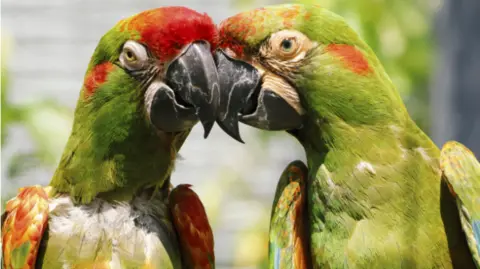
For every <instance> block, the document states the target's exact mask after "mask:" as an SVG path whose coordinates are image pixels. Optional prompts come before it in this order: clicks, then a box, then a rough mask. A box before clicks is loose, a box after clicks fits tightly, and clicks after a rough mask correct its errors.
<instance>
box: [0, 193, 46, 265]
mask: <svg viewBox="0 0 480 269" xmlns="http://www.w3.org/2000/svg"><path fill="white" fill-rule="evenodd" d="M49 191H50V187H46V188H43V187H41V186H38V185H36V186H31V187H25V188H20V190H19V194H18V195H17V197H15V198H13V199H11V200H10V201H8V202H7V205H6V213H7V216H6V218H5V222H4V223H3V226H2V253H3V262H4V264H3V268H6V269H32V268H35V262H36V259H37V253H38V248H39V246H40V241H41V238H42V235H43V232H44V231H45V228H46V226H47V221H48V193H49Z"/></svg>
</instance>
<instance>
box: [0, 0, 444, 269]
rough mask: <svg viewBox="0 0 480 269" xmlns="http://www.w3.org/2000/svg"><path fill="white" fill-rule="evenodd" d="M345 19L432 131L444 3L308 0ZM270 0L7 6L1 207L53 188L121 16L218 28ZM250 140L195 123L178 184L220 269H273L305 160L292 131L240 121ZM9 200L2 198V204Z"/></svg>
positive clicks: (12, 0) (10, 1) (51, 1)
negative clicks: (198, 202)
mask: <svg viewBox="0 0 480 269" xmlns="http://www.w3.org/2000/svg"><path fill="white" fill-rule="evenodd" d="M297 2H317V3H320V4H321V5H322V6H324V7H327V8H329V9H331V10H333V11H335V12H337V13H339V14H341V15H342V16H344V17H345V18H346V19H347V20H348V21H349V23H350V24H351V25H352V26H353V27H354V28H355V29H356V30H357V31H358V32H359V33H360V34H361V35H362V36H363V37H364V38H365V39H366V41H367V43H368V44H370V46H371V47H372V48H373V49H374V51H376V52H377V55H378V56H379V58H380V60H381V61H382V62H383V63H384V65H385V67H386V70H387V72H388V73H389V74H390V76H391V78H392V80H393V81H394V83H395V84H396V86H397V88H398V90H399V91H400V93H401V95H402V97H403V99H404V101H405V102H406V104H407V107H408V109H409V111H410V113H411V114H412V116H413V118H414V119H415V120H416V121H417V122H418V123H419V125H420V126H421V128H423V129H424V130H425V131H427V132H429V131H430V127H431V119H432V115H430V114H429V111H430V109H429V107H430V103H429V100H430V98H429V91H428V89H429V86H430V81H431V79H430V78H431V76H432V71H433V70H434V69H433V65H434V64H435V57H436V56H435V55H436V44H435V39H434V36H433V25H434V24H433V19H434V15H435V14H436V13H437V12H438V11H439V10H440V8H441V7H442V2H441V0H423V1H415V0H357V1H352V0H320V1H312V0H309V1H308V0H304V1H297ZM275 3H283V1H278V0H277V1H274V0H263V1H258V0H231V1H218V2H215V1H212V0H177V1H171V0H168V1H167V0H163V1H161V2H159V1H151V0H142V1H135V2H133V1H127V0H120V1H114V0H107V1H102V2H97V1H95V0H85V1H79V0H72V1H60V0H44V1H35V0H25V1H22V2H19V1H16V0H5V1H2V17H3V21H2V43H1V49H2V65H1V67H2V72H1V78H2V84H1V87H2V92H1V107H2V108H1V110H2V118H1V119H2V124H1V128H2V129H1V139H2V143H1V146H2V166H1V167H2V174H1V176H2V184H1V185H2V189H1V194H2V201H5V199H7V198H9V197H11V196H12V195H14V194H15V192H16V189H17V188H18V187H19V186H22V185H31V184H47V183H48V181H49V178H50V176H51V174H52V173H53V170H54V169H55V167H56V164H57V162H58V158H59V157H60V154H61V152H62V150H63V146H64V144H65V142H66V139H67V138H68V135H69V132H70V128H71V123H72V119H73V118H72V112H73V108H74V105H75V101H76V98H77V96H78V90H79V88H80V85H81V83H82V80H83V75H84V73H83V72H84V70H85V68H86V66H87V63H88V61H89V57H90V55H91V53H92V52H93V49H94V48H95V46H96V42H97V41H98V39H99V38H100V37H101V35H102V34H103V33H104V32H105V31H107V30H108V29H109V28H110V27H111V26H113V25H114V24H115V23H116V22H117V21H118V20H119V19H121V18H122V17H125V16H129V15H132V14H133V13H136V12H139V11H141V10H144V9H147V8H153V7H157V6H159V5H186V6H189V7H191V8H194V9H197V10H200V11H204V12H208V13H209V14H211V15H212V17H213V18H214V20H215V21H216V22H220V21H221V20H222V19H224V18H226V17H228V16H230V15H233V14H235V13H237V12H239V11H242V10H248V9H251V8H254V7H260V6H264V5H268V4H275ZM241 131H242V133H243V137H244V140H245V141H246V142H247V144H246V145H241V144H239V143H236V142H235V141H233V140H231V139H229V138H228V137H227V136H226V135H225V134H223V133H222V132H221V131H219V130H218V128H215V129H214V131H213V133H212V136H211V139H209V140H203V139H202V138H201V135H200V134H201V132H202V131H201V129H200V128H198V127H196V128H195V129H194V131H193V133H192V135H191V137H190V138H189V139H188V140H187V143H186V144H185V146H184V148H182V150H181V155H182V156H183V159H181V160H179V161H178V165H177V168H176V171H175V174H174V177H173V181H174V183H180V182H182V183H191V184H193V185H194V186H195V190H196V191H197V192H198V193H199V194H200V196H201V198H202V200H203V201H204V203H205V205H206V207H207V212H208V214H209V218H210V220H211V222H212V224H213V228H214V231H215V236H216V241H215V242H216V256H217V263H218V268H266V251H267V243H266V242H267V234H266V233H267V231H268V217H269V215H270V206H271V202H272V200H273V192H274V190H275V186H276V180H277V178H278V176H279V175H280V173H281V171H282V170H283V167H284V166H285V165H286V164H287V163H289V162H290V161H293V160H294V159H304V156H303V152H302V149H301V148H300V146H299V145H298V143H297V142H296V141H294V140H293V139H292V138H291V137H289V136H288V135H287V134H285V133H267V132H260V131H257V130H254V129H251V128H248V127H245V126H242V128H241ZM2 204H3V202H2Z"/></svg>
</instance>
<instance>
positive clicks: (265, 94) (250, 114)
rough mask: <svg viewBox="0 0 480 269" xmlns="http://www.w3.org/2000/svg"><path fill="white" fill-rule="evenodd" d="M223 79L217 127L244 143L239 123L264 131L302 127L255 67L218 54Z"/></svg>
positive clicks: (293, 111)
mask: <svg viewBox="0 0 480 269" xmlns="http://www.w3.org/2000/svg"><path fill="white" fill-rule="evenodd" d="M215 60H216V63H217V69H218V75H219V79H220V89H221V94H220V108H219V111H218V113H219V115H220V117H219V118H218V119H217V123H218V125H219V126H220V127H221V128H222V129H223V130H224V131H225V132H226V133H227V134H229V135H230V136H231V137H233V138H234V139H236V140H237V141H239V142H242V143H243V140H242V139H241V137H240V133H239V129H238V122H239V121H241V122H243V123H245V124H248V125H251V126H253V127H257V128H260V129H264V130H276V131H278V130H290V129H295V128H298V127H300V126H301V125H302V116H301V115H300V114H299V113H298V112H297V111H296V110H295V109H294V108H293V107H292V106H291V105H290V104H289V103H288V102H287V101H286V100H285V99H284V98H283V97H282V96H280V95H278V94H277V93H276V92H275V91H274V90H273V89H271V88H269V87H264V85H263V83H262V81H261V80H262V78H261V75H260V72H259V71H258V70H257V69H256V68H255V67H254V66H252V65H250V64H248V63H246V62H243V61H239V60H236V59H233V58H230V57H229V56H228V55H226V54H225V53H224V52H223V51H221V50H217V51H216V53H215Z"/></svg>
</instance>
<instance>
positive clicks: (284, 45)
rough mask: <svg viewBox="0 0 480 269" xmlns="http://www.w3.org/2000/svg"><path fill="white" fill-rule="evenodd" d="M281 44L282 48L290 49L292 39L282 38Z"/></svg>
mask: <svg viewBox="0 0 480 269" xmlns="http://www.w3.org/2000/svg"><path fill="white" fill-rule="evenodd" d="M281 45H282V48H283V49H284V50H290V49H291V48H292V45H293V44H292V40H289V39H284V40H283V41H282V44H281Z"/></svg>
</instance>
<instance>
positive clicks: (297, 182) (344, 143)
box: [216, 4, 480, 268]
mask: <svg viewBox="0 0 480 269" xmlns="http://www.w3.org/2000/svg"><path fill="white" fill-rule="evenodd" d="M219 48H221V50H218V51H217V52H216V60H217V67H218V70H219V78H220V84H221V86H220V89H221V94H220V96H221V97H220V99H221V101H220V102H221V105H220V112H219V118H218V119H217V122H218V124H219V125H220V126H221V127H222V128H223V129H224V130H225V131H226V132H227V133H228V134H230V135H231V136H232V137H233V138H235V139H237V140H240V141H241V138H240V136H239V133H238V122H239V121H240V122H243V123H245V124H248V125H250V126H253V127H257V128H260V129H265V130H286V131H288V132H289V133H290V134H291V135H293V136H294V137H296V138H297V139H298V141H299V142H300V143H301V144H302V146H303V148H304V149H305V152H306V158H307V164H308V170H307V169H302V168H301V167H302V165H301V164H298V163H296V164H294V165H293V167H296V168H295V169H296V171H297V172H293V174H292V172H288V170H289V169H290V168H287V172H285V173H287V174H288V173H290V174H291V180H290V183H288V184H290V186H289V189H288V190H287V188H285V191H284V192H285V193H283V194H278V193H277V195H278V196H280V198H279V199H278V201H277V202H276V203H275V204H274V206H273V213H272V217H271V221H272V223H271V226H270V227H271V229H270V248H269V251H270V256H269V257H270V268H312V267H313V268H476V267H477V268H478V266H479V264H480V263H479V261H480V259H479V248H480V241H479V240H480V239H479V236H480V229H479V227H480V226H479V221H480V216H479V214H480V165H479V163H478V161H477V160H476V158H475V156H474V155H473V154H472V153H471V152H470V151H469V150H468V149H467V148H465V147H464V146H463V145H461V144H459V143H457V142H448V143H447V144H446V145H444V147H443V149H442V151H440V149H439V148H437V146H436V145H435V144H434V143H433V142H432V141H431V139H430V138H429V137H428V136H427V135H426V134H425V133H424V132H423V131H422V130H421V129H420V128H419V127H418V126H417V125H416V124H415V122H414V121H413V120H412V119H411V117H410V116H409V114H408V112H407V109H406V108H405V105H404V104H403V102H402V99H401V97H400V95H399V94H398V92H397V90H396V89H395V86H394V85H393V83H392V82H391V80H390V78H389V77H388V75H387V73H386V72H385V70H384V68H383V67H382V64H381V63H380V61H379V60H378V58H377V57H376V55H375V53H374V52H373V51H372V49H371V48H370V47H369V46H368V45H367V44H366V43H365V42H364V41H363V40H362V39H361V38H360V37H359V35H358V34H357V33H356V32H355V31H354V30H353V29H352V28H351V27H350V26H349V25H348V24H347V23H346V22H345V20H344V19H343V18H342V17H340V16H338V15H336V14H334V13H332V12H330V11H328V10H326V9H325V8H322V7H320V6H318V5H293V4H289V5H278V6H270V7H265V8H260V9H256V10H253V11H247V12H244V13H240V14H237V15H235V16H233V17H231V18H228V19H226V20H224V21H223V22H222V23H221V24H220V26H219ZM238 62H241V63H242V66H241V67H240V64H238ZM305 168H306V167H305ZM284 177H285V174H284V175H283V176H282V179H281V180H280V183H279V187H277V192H278V191H279V189H282V186H284V185H285V179H284ZM302 178H305V183H304V185H305V188H304V189H303V191H302V188H301V186H302V184H301V182H302ZM292 188H295V189H298V190H297V191H296V192H300V194H295V195H293V194H291V192H292V190H291V189H292ZM303 197H305V202H304V203H305V209H296V208H301V207H302V200H301V198H302V199H303ZM294 209H295V210H297V211H294ZM298 214H301V217H299V216H298ZM282 222H283V225H281V224H280V223H282ZM299 226H302V227H299ZM302 229H307V231H306V232H305V233H306V235H307V236H306V239H305V237H302V236H301V231H302ZM294 239H295V240H294ZM302 242H303V243H302ZM298 245H302V246H304V247H306V248H302V249H300V248H298V247H297V246H298ZM302 257H303V258H302ZM302 259H303V261H302ZM305 259H306V261H305ZM299 261H302V262H299ZM305 264H306V265H305ZM308 264H311V265H308Z"/></svg>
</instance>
